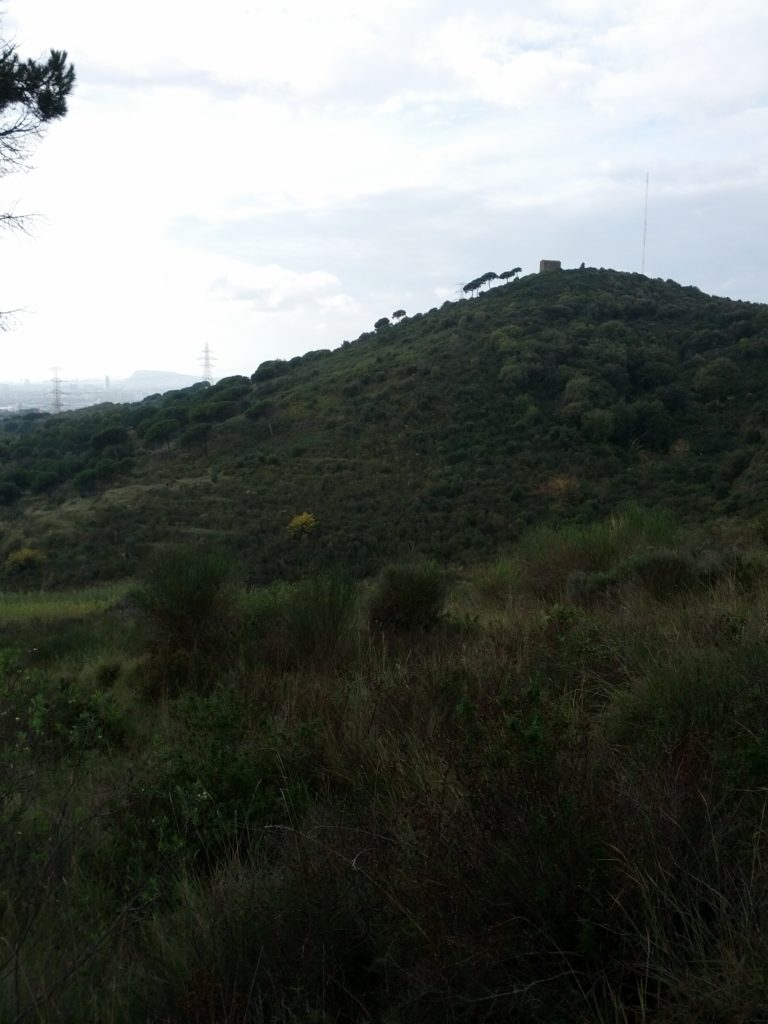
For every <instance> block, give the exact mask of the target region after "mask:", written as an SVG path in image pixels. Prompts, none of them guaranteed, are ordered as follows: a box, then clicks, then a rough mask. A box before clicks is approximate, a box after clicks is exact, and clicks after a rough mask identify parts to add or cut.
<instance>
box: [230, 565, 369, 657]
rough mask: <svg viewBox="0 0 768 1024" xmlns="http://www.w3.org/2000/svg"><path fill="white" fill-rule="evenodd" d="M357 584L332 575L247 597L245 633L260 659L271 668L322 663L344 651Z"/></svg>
mask: <svg viewBox="0 0 768 1024" xmlns="http://www.w3.org/2000/svg"><path fill="white" fill-rule="evenodd" d="M356 604H357V587H356V586H355V584H354V583H352V582H351V581H350V580H348V579H347V578H345V577H344V576H341V575H339V574H338V573H327V574H325V575H322V576H314V577H311V578H309V579H306V580H302V581H300V582H299V583H294V584H292V585H278V586H273V587H268V588H265V589H263V590H261V591H256V592H255V593H253V594H251V595H249V598H248V618H249V624H250V632H251V635H252V636H253V638H254V639H255V642H256V647H257V649H258V651H259V653H260V654H261V656H262V658H263V659H264V660H266V661H267V662H268V663H270V664H272V665H275V666H276V667H288V666H292V665H296V664H305V663H307V662H310V663H328V662H329V661H331V660H333V659H341V658H343V656H344V655H345V653H347V651H348V649H349V647H350V645H351V641H352V637H353V626H354V617H355V609H356Z"/></svg>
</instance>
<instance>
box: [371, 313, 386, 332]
mask: <svg viewBox="0 0 768 1024" xmlns="http://www.w3.org/2000/svg"><path fill="white" fill-rule="evenodd" d="M373 326H374V329H375V330H377V331H385V330H386V329H387V327H389V317H387V316H383V317H381V319H380V320H377V321H376V323H375V324H374V325H373Z"/></svg>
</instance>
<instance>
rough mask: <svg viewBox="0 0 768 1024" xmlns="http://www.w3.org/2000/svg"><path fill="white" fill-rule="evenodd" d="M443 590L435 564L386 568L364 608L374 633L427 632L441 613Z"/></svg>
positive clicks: (444, 592)
mask: <svg viewBox="0 0 768 1024" xmlns="http://www.w3.org/2000/svg"><path fill="white" fill-rule="evenodd" d="M446 593H447V586H446V580H445V576H444V574H443V572H442V570H441V569H440V567H439V566H438V565H437V564H436V563H435V562H428V561H424V562H410V563H401V564H397V565H388V566H386V567H385V568H384V569H383V570H382V572H381V574H380V576H379V578H378V580H377V581H376V583H375V585H374V588H373V592H372V594H371V597H370V601H369V604H368V620H369V622H370V624H371V626H373V627H374V628H375V629H383V630H389V629H392V630H427V629H431V628H433V627H434V626H436V625H437V624H438V623H439V621H440V618H441V616H442V612H443V606H444V604H445V598H446Z"/></svg>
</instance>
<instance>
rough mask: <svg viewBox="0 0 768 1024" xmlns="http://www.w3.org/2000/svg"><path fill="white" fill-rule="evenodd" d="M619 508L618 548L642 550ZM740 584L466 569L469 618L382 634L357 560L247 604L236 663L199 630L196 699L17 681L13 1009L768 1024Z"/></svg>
mask: <svg viewBox="0 0 768 1024" xmlns="http://www.w3.org/2000/svg"><path fill="white" fill-rule="evenodd" d="M627 529H628V530H629V528H627ZM632 530H634V531H635V533H634V534H632V536H635V537H640V538H641V539H640V540H637V541H632V543H633V544H634V543H636V544H637V546H636V547H635V548H629V549H628V548H627V547H626V546H625V545H627V544H629V543H630V542H629V541H626V542H625V541H622V542H621V544H619V543H618V542H617V543H616V546H615V547H614V549H613V550H614V552H615V558H617V559H620V560H625V561H626V560H627V559H629V558H630V557H631V556H632V555H633V552H640V553H642V552H643V551H646V550H648V549H647V548H645V547H644V545H645V543H646V540H645V539H644V538H647V537H648V536H651V535H652V531H651V530H650V528H648V529H647V530H645V532H643V530H639V532H638V528H637V527H636V526H633V527H632ZM630 532H631V531H630ZM573 536H574V535H571V540H573ZM576 536H577V539H578V537H579V536H580V535H579V534H578V533H577V534H576ZM595 536H599V533H596V534H593V535H592V539H593V540H594V537H595ZM603 536H605V535H603ZM653 537H654V540H653V543H654V544H657V543H659V544H660V543H661V541H662V537H663V532H661V531H660V532H657V533H656V534H654V535H653ZM582 539H583V536H582ZM668 541H669V538H667V542H668ZM579 543H581V541H579ZM590 543H592V541H590ZM601 543H602V542H601ZM598 549H599V544H598ZM584 550H590V548H589V545H586V547H584V548H582V551H584ZM593 564H594V563H593ZM441 583H444V577H443V578H442V579H441ZM505 586H506V584H505ZM754 586H755V588H756V589H754V590H752V591H750V592H748V593H747V592H744V591H743V590H740V589H739V588H738V587H734V586H731V585H730V582H729V581H728V579H726V578H723V579H722V580H721V581H720V582H719V583H717V584H716V585H712V586H709V587H701V588H699V589H697V590H695V591H683V592H681V593H679V594H678V596H677V597H676V599H675V600H674V601H671V602H669V603H667V604H661V603H659V602H658V601H657V600H655V599H652V598H651V597H650V596H649V595H648V594H647V593H645V592H644V591H642V589H641V588H635V589H629V590H627V592H626V593H625V594H624V596H623V599H622V600H621V601H620V602H608V603H605V604H602V605H594V606H590V607H588V608H584V607H581V606H577V605H573V604H568V603H563V602H560V603H552V602H551V601H549V600H547V601H545V602H541V603H536V602H534V601H532V600H531V598H530V593H528V596H527V599H526V600H516V601H507V602H505V603H503V604H500V603H499V602H498V600H497V599H496V595H495V594H494V593H489V594H488V595H486V596H483V594H482V593H479V592H477V591H476V592H475V593H474V594H473V595H471V596H472V600H473V601H474V602H475V604H474V605H473V608H474V607H476V606H477V604H478V603H479V604H480V610H481V611H483V610H484V607H483V605H482V602H483V601H485V602H486V603H487V608H490V609H491V610H492V612H493V614H492V615H491V614H488V615H483V614H480V615H478V620H477V623H476V625H475V626H474V627H473V628H472V629H466V630H449V629H441V630H421V631H419V630H417V629H413V628H411V627H410V625H409V628H408V629H407V630H406V631H405V633H401V634H400V635H399V637H398V638H397V639H396V640H395V639H394V638H393V640H392V642H389V638H387V642H384V643H382V642H380V637H379V635H378V633H377V632H376V631H375V632H374V634H373V636H370V637H369V642H366V631H365V615H367V607H368V606H367V604H366V602H365V601H364V600H363V599H362V597H361V595H359V594H357V592H356V588H355V587H354V586H352V585H351V584H350V583H348V582H345V581H344V580H342V579H339V578H334V577H322V578H318V579H314V580H307V581H305V582H303V583H301V584H299V585H295V586H287V585H286V586H279V587H273V588H267V589H264V590H261V591H256V592H253V593H250V594H247V595H245V596H243V595H241V597H240V600H241V602H242V603H241V604H238V608H239V609H240V612H239V613H238V614H242V616H243V622H244V626H243V628H242V631H241V640H240V641H239V643H240V647H239V660H238V663H237V670H236V671H231V672H230V671H224V669H223V668H221V667H219V668H217V663H216V660H215V657H214V658H213V659H212V658H209V657H208V654H207V653H206V650H205V649H204V648H203V649H199V657H200V659H201V664H204V665H205V666H206V671H208V672H212V675H211V676H210V677H209V679H210V680H211V682H212V685H210V687H208V689H207V691H206V692H200V691H199V689H197V688H195V687H191V688H188V689H187V690H186V691H184V692H173V691H170V692H168V691H167V692H165V693H162V694H161V695H160V698H159V699H158V700H156V701H155V702H154V703H153V704H152V705H149V706H147V705H141V704H138V703H137V704H136V706H135V707H134V708H132V709H131V714H132V715H137V716H143V721H142V723H141V726H140V727H137V728H136V729H134V730H123V731H122V732H121V730H120V729H119V728H114V729H113V730H112V731H111V732H108V729H109V722H110V721H111V719H110V718H109V715H107V714H106V712H104V713H103V718H102V719H99V714H100V713H101V712H99V708H101V707H102V705H101V704H98V703H94V702H93V701H90V700H86V699H84V698H82V697H81V698H79V703H72V701H73V699H74V697H75V696H76V689H75V688H70V689H69V690H62V687H61V682H60V680H59V679H57V678H55V677H51V678H50V679H49V678H46V679H41V678H40V677H39V676H38V677H36V676H35V674H34V673H29V672H25V671H19V672H16V673H13V672H10V671H8V672H6V678H5V682H4V689H3V691H2V693H3V700H4V704H3V709H4V710H5V711H6V712H7V713H6V714H4V715H3V716H2V717H0V738H1V739H2V740H3V743H2V746H0V759H1V760H0V768H2V769H4V772H2V773H0V826H1V827H0V893H2V895H3V900H4V902H3V903H2V904H0V914H2V915H4V916H3V921H2V924H3V934H4V935H5V936H7V937H8V939H7V946H8V949H9V952H10V958H9V959H7V960H5V961H3V959H2V958H0V1008H1V1009H0V1016H2V1014H3V1013H4V1014H5V1016H6V1017H8V1019H11V1020H13V1019H15V1018H18V1017H19V1015H20V1014H25V1015H26V1017H27V1018H28V1019H31V1020H34V1019H39V1020H61V1021H65V1020H78V1021H83V1022H84V1024H87V1022H96V1021H99V1022H100V1024H101V1022H103V1024H118V1022H130V1024H133V1022H134V1021H135V1022H139V1021H142V1022H145V1021H154V1022H155V1024H171V1022H173V1024H175V1022H182V1021H184V1022H188V1021H189V1022H199V1024H203V1022H210V1021H219V1022H233V1024H235V1022H236V1024H246V1022H249V1024H250V1022H253V1021H257V1022H264V1024H275V1022H280V1024H296V1022H297V1021H306V1020H312V1021H317V1022H318V1024H319V1022H322V1024H328V1022H331V1021H334V1022H339V1024H341V1022H350V1024H353V1022H354V1024H362V1022H363V1021H366V1022H368V1021H395V1020H397V1021H398V1022H399V1024H416V1022H419V1024H438V1022H440V1024H443V1022H444V1021H453V1022H455V1024H470V1022H471V1024H475V1022H477V1021H483V1022H485V1024H501V1022H507V1021H509V1020H515V1021H521V1022H523V1024H544V1022H545V1021H546V1022H548V1024H549V1022H551V1021H563V1022H565V1021H568V1022H578V1024H587V1022H590V1024H592V1022H594V1021H598V1022H600V1024H608V1022H609V1021H610V1022H612V1024H617V1022H624V1024H694V1022H698V1021H718V1022H719V1021H723V1022H725V1021H728V1022H729V1024H730V1022H731V1021H743V1022H747V1021H749V1022H752V1021H760V1020H761V1019H762V1018H761V1014H763V1015H764V1008H765V1006H766V1005H768V1000H767V999H766V996H767V995H768V977H767V976H766V971H765V964H766V963H768V942H767V940H766V934H768V932H767V931H766V927H765V920H764V919H765V908H766V906H768V902H766V900H767V897H768V871H766V866H767V865H768V860H766V840H768V833H767V830H766V827H765V822H766V816H765V779H766V777H768V774H767V773H768V755H767V754H766V750H767V749H768V743H767V742H766V738H767V737H768V676H766V672H765V664H766V655H768V635H767V634H766V629H765V621H766V614H768V587H766V585H765V582H764V581H761V580H760V578H758V579H757V581H756V582H755V584H754ZM209 593H212V594H213V600H214V604H215V601H216V600H218V598H217V597H216V595H217V594H218V593H219V591H218V590H217V588H216V587H213V588H212V590H211V591H209ZM403 593H404V594H405V597H404V598H403V600H402V603H401V602H400V601H399V600H398V601H397V602H396V606H397V607H399V608H401V607H403V606H406V607H407V604H406V600H405V598H406V597H408V595H409V593H410V591H409V590H408V588H405V590H404V591H403V590H402V589H398V590H397V591H396V594H397V595H398V596H401V595H402V594H403ZM464 594H465V596H466V590H465V591H464ZM363 596H364V595H363ZM466 599H467V600H469V598H466ZM460 601H461V595H460V594H456V595H454V597H453V606H454V607H455V610H456V611H460V610H461V605H460ZM431 607H433V608H434V607H435V606H434V605H431ZM438 607H439V606H438ZM202 621H205V617H203V620H202ZM224 621H228V620H226V619H225V620H224ZM407 621H408V622H409V624H410V623H412V621H413V620H407ZM432 621H434V619H433V620H432ZM374 629H375V627H374ZM190 691H191V692H190ZM54 698H55V699H54ZM116 713H119V709H118V712H116ZM60 724H63V725H64V726H65V728H63V729H61V728H59V725H60ZM11 766H13V768H12V770H11ZM3 780H5V781H3ZM57 808H58V809H59V810H57ZM57 815H58V816H57ZM70 826H71V827H70ZM41 900H42V902H41ZM30 912H31V913H32V921H31V925H30V927H29V929H28V930H27V931H26V932H25V931H24V928H25V927H26V924H27V923H29V922H30V916H29V915H30ZM25 936H26V937H25ZM101 936H105V937H106V938H105V941H104V942H101V943H100V942H99V941H98V940H99V938H100V937H101ZM95 944H96V946H95ZM78 965H81V966H78ZM68 972H70V973H68ZM21 1019H24V1018H23V1017H22V1018H21Z"/></svg>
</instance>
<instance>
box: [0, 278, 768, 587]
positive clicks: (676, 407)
mask: <svg viewBox="0 0 768 1024" xmlns="http://www.w3.org/2000/svg"><path fill="white" fill-rule="evenodd" d="M766 355H768V306H766V305H763V304H754V303H746V302H734V301H731V300H728V299H722V298H714V297H711V296H707V295H704V294H703V293H702V292H700V291H699V290H698V289H696V288H692V287H688V288H683V287H680V286H679V285H677V284H676V283H674V282H672V281H666V282H664V281H661V280H650V279H648V278H646V277H643V276H641V275H638V274H624V273H618V272H615V271H610V270H593V269H587V270H574V271H563V272H560V273H551V274H544V275H531V276H529V277H526V278H523V279H521V280H519V281H514V282H512V283H510V284H507V285H504V286H502V287H497V288H493V289H491V290H489V291H485V292H481V294H480V295H479V296H478V297H477V298H474V299H471V300H463V301H459V302H452V303H445V304H444V305H443V306H442V307H441V308H440V309H434V310H431V311H430V312H429V313H426V314H423V315H422V314H417V315H415V316H413V317H410V318H405V319H404V320H402V321H400V322H399V323H396V324H385V325H382V326H380V327H379V329H378V330H376V331H374V332H371V333H368V334H364V335H362V336H361V337H360V338H359V339H358V340H357V341H355V342H351V343H346V342H345V343H344V345H343V346H342V347H341V348H339V349H337V350H335V351H333V352H327V351H322V352H312V353H308V354H307V355H305V356H303V357H297V358H295V359H292V360H289V361H286V362H283V361H272V362H270V363H265V364H262V366H260V367H259V368H258V370H256V372H255V373H254V374H253V376H252V378H251V379H250V380H249V379H248V378H245V377H235V378H228V379H225V380H223V381H220V382H219V383H218V384H216V385H215V386H214V387H207V386H205V385H202V384H201V385H195V386H194V387H192V388H187V389H184V390H182V391H177V392H170V393H167V394H165V395H163V396H159V395H158V396H153V397H151V398H148V399H145V400H144V401H143V402H141V403H137V404H134V405H126V406H116V405H102V406H98V407H95V408H93V409H90V410H86V411H81V412H77V413H65V414H62V415H59V416H55V417H54V416H46V415H41V414H23V415H18V416H12V417H8V418H6V419H5V420H4V421H3V422H2V426H1V427H0V456H1V457H2V473H1V474H0V501H2V503H3V505H2V547H1V548H0V556H2V558H3V560H5V559H7V558H8V556H9V555H12V554H13V553H14V552H18V551H19V550H20V549H24V548H31V549H33V550H39V551H41V552H43V554H44V555H45V556H46V561H45V563H41V564H42V565H44V568H38V569H37V570H36V571H38V572H44V574H45V578H46V580H47V581H48V582H49V583H52V584H63V583H72V582H81V581H87V580H90V579H95V578H100V577H101V578H110V577H111V578H115V577H118V576H122V575H127V574H130V573H131V572H133V571H134V569H135V568H136V566H137V564H139V563H140V562H141V561H142V560H143V559H144V558H145V556H146V554H147V553H148V550H149V549H150V548H151V547H152V546H153V545H155V544H157V543H158V542H161V541H164V540H171V539H173V540H186V541H190V542H198V541H199V542H202V543H204V544H205V545H206V546H210V545H215V546H220V547H223V548H226V549H229V550H231V551H233V552H235V553H236V554H237V555H238V558H239V560H240V562H241V564H242V566H243V567H244V569H245V570H246V572H247V573H248V574H249V575H250V576H251V577H252V578H253V579H255V580H263V579H271V578H274V577H277V576H283V577H284V576H286V575H295V574H303V573H305V572H307V571H309V570H310V569H313V568H316V567H317V566H320V565H327V564H332V563H338V564H344V565H346V566H347V567H349V568H351V569H352V570H354V571H355V572H356V573H358V574H365V573H369V572H372V571H374V570H376V569H377V568H378V567H379V566H380V565H381V564H382V563H383V562H385V561H388V560H390V559H391V558H392V557H393V556H395V555H398V554H402V553H407V552H413V551H418V552H421V553H424V554H427V555H432V556H435V557H438V558H440V559H443V560H459V561H461V560H465V559H468V558H474V557H477V556H482V555H486V554H488V553H490V552H493V551H495V550H497V549H498V548H499V546H503V545H504V544H506V543H509V542H511V541H514V540H515V539H516V538H517V537H518V536H519V535H520V534H521V532H522V531H523V530H524V529H525V528H526V527H527V526H528V525H530V524H533V523H540V522H542V521H544V522H557V521H563V520H570V519H576V520H579V521H588V520H593V519H594V518H596V517H599V516H601V515H603V514H604V513H606V512H607V511H610V510H611V509H613V508H615V507H616V506H617V505H619V504H621V503H622V502H624V501H626V500H627V499H630V498H640V499H642V501H644V502H645V503H646V504H659V505H663V506H665V507H667V508H669V509H670V510H671V511H672V512H673V513H674V514H675V515H676V516H677V517H678V518H682V519H687V520H689V521H711V520H714V519H716V518H718V517H720V516H724V515H727V516H734V515H741V516H743V517H745V518H753V517H755V516H756V515H757V514H758V513H759V512H760V511H761V509H762V505H763V500H764V496H765V491H766V483H765V473H764V472H763V470H764V467H765V464H766V449H765V434H766V410H765V405H764V401H763V396H764V394H765V390H766V386H768V358H766ZM305 511H306V512H311V513H312V515H313V516H314V517H315V518H316V520H317V526H316V527H315V528H314V529H313V530H311V531H310V533H309V535H302V536H299V537H297V536H291V535H290V533H289V532H288V530H287V525H288V523H289V522H290V520H291V519H292V518H293V517H294V516H295V515H297V514H300V513H302V512H305Z"/></svg>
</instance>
